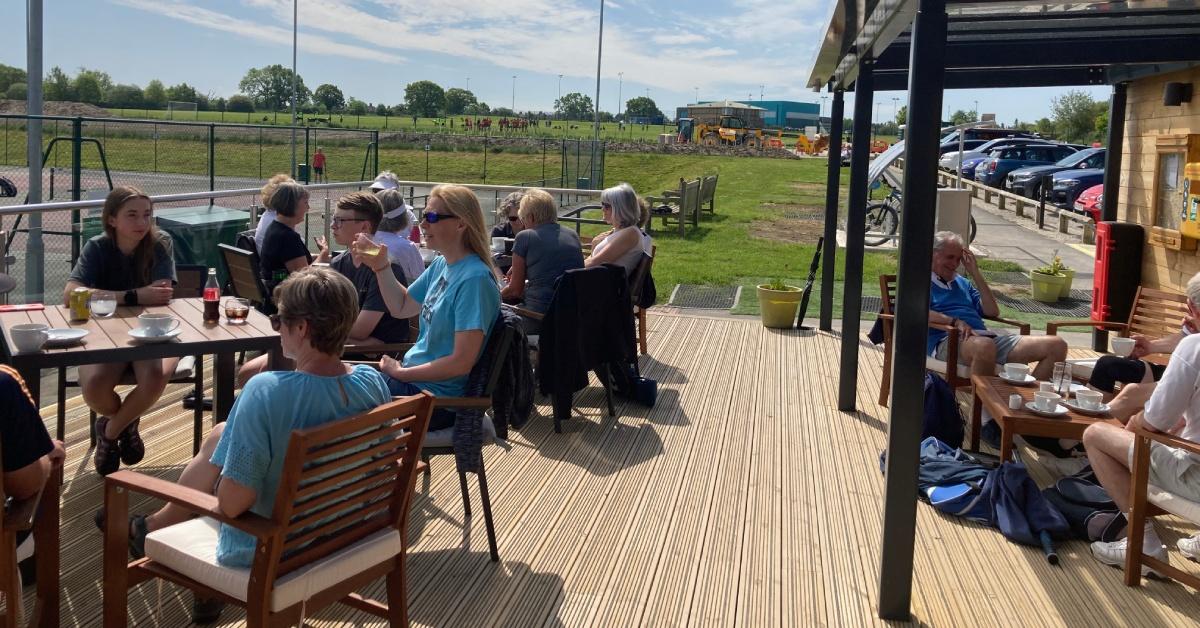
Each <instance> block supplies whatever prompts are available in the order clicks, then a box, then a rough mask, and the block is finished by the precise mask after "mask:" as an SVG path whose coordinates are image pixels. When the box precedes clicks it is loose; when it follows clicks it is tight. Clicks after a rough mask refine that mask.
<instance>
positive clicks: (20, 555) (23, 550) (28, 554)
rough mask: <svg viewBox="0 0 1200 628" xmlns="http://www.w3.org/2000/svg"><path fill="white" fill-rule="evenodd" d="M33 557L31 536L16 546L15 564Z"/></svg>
mask: <svg viewBox="0 0 1200 628" xmlns="http://www.w3.org/2000/svg"><path fill="white" fill-rule="evenodd" d="M32 557H33V535H32V534H30V535H29V536H27V537H25V540H24V541H21V544H20V545H18V546H17V562H21V561H23V560H25V559H27V558H32Z"/></svg>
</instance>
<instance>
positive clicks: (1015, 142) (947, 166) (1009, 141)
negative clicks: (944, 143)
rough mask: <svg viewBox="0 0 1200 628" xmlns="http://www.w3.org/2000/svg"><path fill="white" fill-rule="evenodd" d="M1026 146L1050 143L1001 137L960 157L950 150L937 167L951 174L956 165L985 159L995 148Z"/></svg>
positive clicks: (1028, 138) (1023, 138)
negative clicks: (968, 160)
mask: <svg viewBox="0 0 1200 628" xmlns="http://www.w3.org/2000/svg"><path fill="white" fill-rule="evenodd" d="M1026 144H1047V145H1048V144H1050V142H1047V141H1046V140H1040V139H1037V138H1031V137H1002V138H999V139H995V140H991V141H989V142H986V143H984V144H983V145H981V146H979V147H978V148H976V149H975V150H969V151H965V152H963V153H962V154H961V155H960V154H959V153H958V151H956V150H952V151H950V152H948V153H946V154H944V155H942V158H941V159H940V160H938V167H939V168H941V169H943V170H950V171H951V172H953V171H955V170H958V165H959V164H960V163H962V162H963V161H964V160H967V159H970V158H972V157H986V156H987V154H988V153H990V152H991V151H993V150H995V149H997V148H1007V147H1009V146H1024V145H1026Z"/></svg>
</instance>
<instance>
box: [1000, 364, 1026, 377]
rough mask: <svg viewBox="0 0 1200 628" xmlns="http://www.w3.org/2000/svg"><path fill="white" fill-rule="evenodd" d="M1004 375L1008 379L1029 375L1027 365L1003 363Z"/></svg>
mask: <svg viewBox="0 0 1200 628" xmlns="http://www.w3.org/2000/svg"><path fill="white" fill-rule="evenodd" d="M1004 375H1005V377H1007V378H1009V379H1025V376H1026V375H1029V365H1028V364H1022V363H1020V362H1009V363H1007V364H1005V365H1004Z"/></svg>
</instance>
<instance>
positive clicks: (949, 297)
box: [926, 231, 1067, 380]
mask: <svg viewBox="0 0 1200 628" xmlns="http://www.w3.org/2000/svg"><path fill="white" fill-rule="evenodd" d="M960 264H961V265H962V267H963V269H965V270H966V271H967V274H969V275H970V276H971V281H970V282H968V281H967V278H966V277H963V276H962V275H959V274H958V267H959V265H960ZM931 281H932V285H931V286H930V288H929V322H931V323H941V324H943V325H953V326H954V328H955V329H957V330H958V334H959V342H958V361H959V363H960V364H967V365H970V367H971V374H973V375H975V374H979V375H995V374H996V365H997V364H1005V363H1008V362H1021V363H1024V364H1028V363H1030V362H1037V365H1036V366H1035V367H1034V368H1033V376H1034V377H1036V378H1038V379H1039V380H1048V379H1050V376H1051V375H1052V374H1053V371H1054V363H1055V362H1061V361H1063V360H1065V359H1066V357H1067V343H1066V341H1064V340H1063V339H1062V338H1059V337H1058V336H1018V335H997V334H996V333H995V332H991V331H989V330H988V329H987V327H986V326H985V325H984V324H983V317H984V316H999V314H1000V306H998V305H997V304H996V298H995V297H994V296H992V290H991V288H989V287H988V285H987V281H984V279H983V273H981V272H979V266H978V265H977V264H976V262H975V255H974V254H972V253H971V251H970V250H968V249H967V247H966V245H965V243H964V242H963V239H962V236H960V235H958V234H957V233H954V232H952V231H939V232H938V233H937V234H935V235H934V241H933V274H932V276H931ZM972 282H973V283H974V285H971V284H972ZM946 338H947V334H946V332H944V331H941V330H933V329H931V330H930V331H929V339H928V345H927V347H926V349H927V353H928V354H929V355H932V356H934V357H936V358H937V359H939V360H943V361H945V359H946Z"/></svg>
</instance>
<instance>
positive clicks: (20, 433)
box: [0, 365, 66, 499]
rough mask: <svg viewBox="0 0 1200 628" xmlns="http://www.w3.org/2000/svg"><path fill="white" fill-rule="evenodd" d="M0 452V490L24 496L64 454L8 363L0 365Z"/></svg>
mask: <svg viewBox="0 0 1200 628" xmlns="http://www.w3.org/2000/svg"><path fill="white" fill-rule="evenodd" d="M0 408H3V410H2V414H0V418H2V420H0V453H2V456H3V461H4V463H5V464H4V492H5V494H7V495H9V496H11V497H13V498H16V499H24V498H27V497H32V496H33V495H36V494H37V492H38V491H40V490H41V489H42V487H43V486H44V485H45V484H46V478H48V477H49V475H50V469H51V467H52V466H53V465H55V464H59V465H61V464H62V461H63V459H64V458H65V457H66V452H65V450H64V449H63V445H62V442H60V441H55V440H51V439H50V434H49V433H48V432H47V431H46V426H45V424H44V423H42V419H41V415H40V414H38V411H37V407H36V406H34V404H33V398H32V396H30V394H29V390H28V388H27V387H26V386H25V382H24V380H22V379H21V376H20V375H19V374H18V373H17V372H16V371H15V370H13V369H12V368H11V367H8V366H4V365H0Z"/></svg>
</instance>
